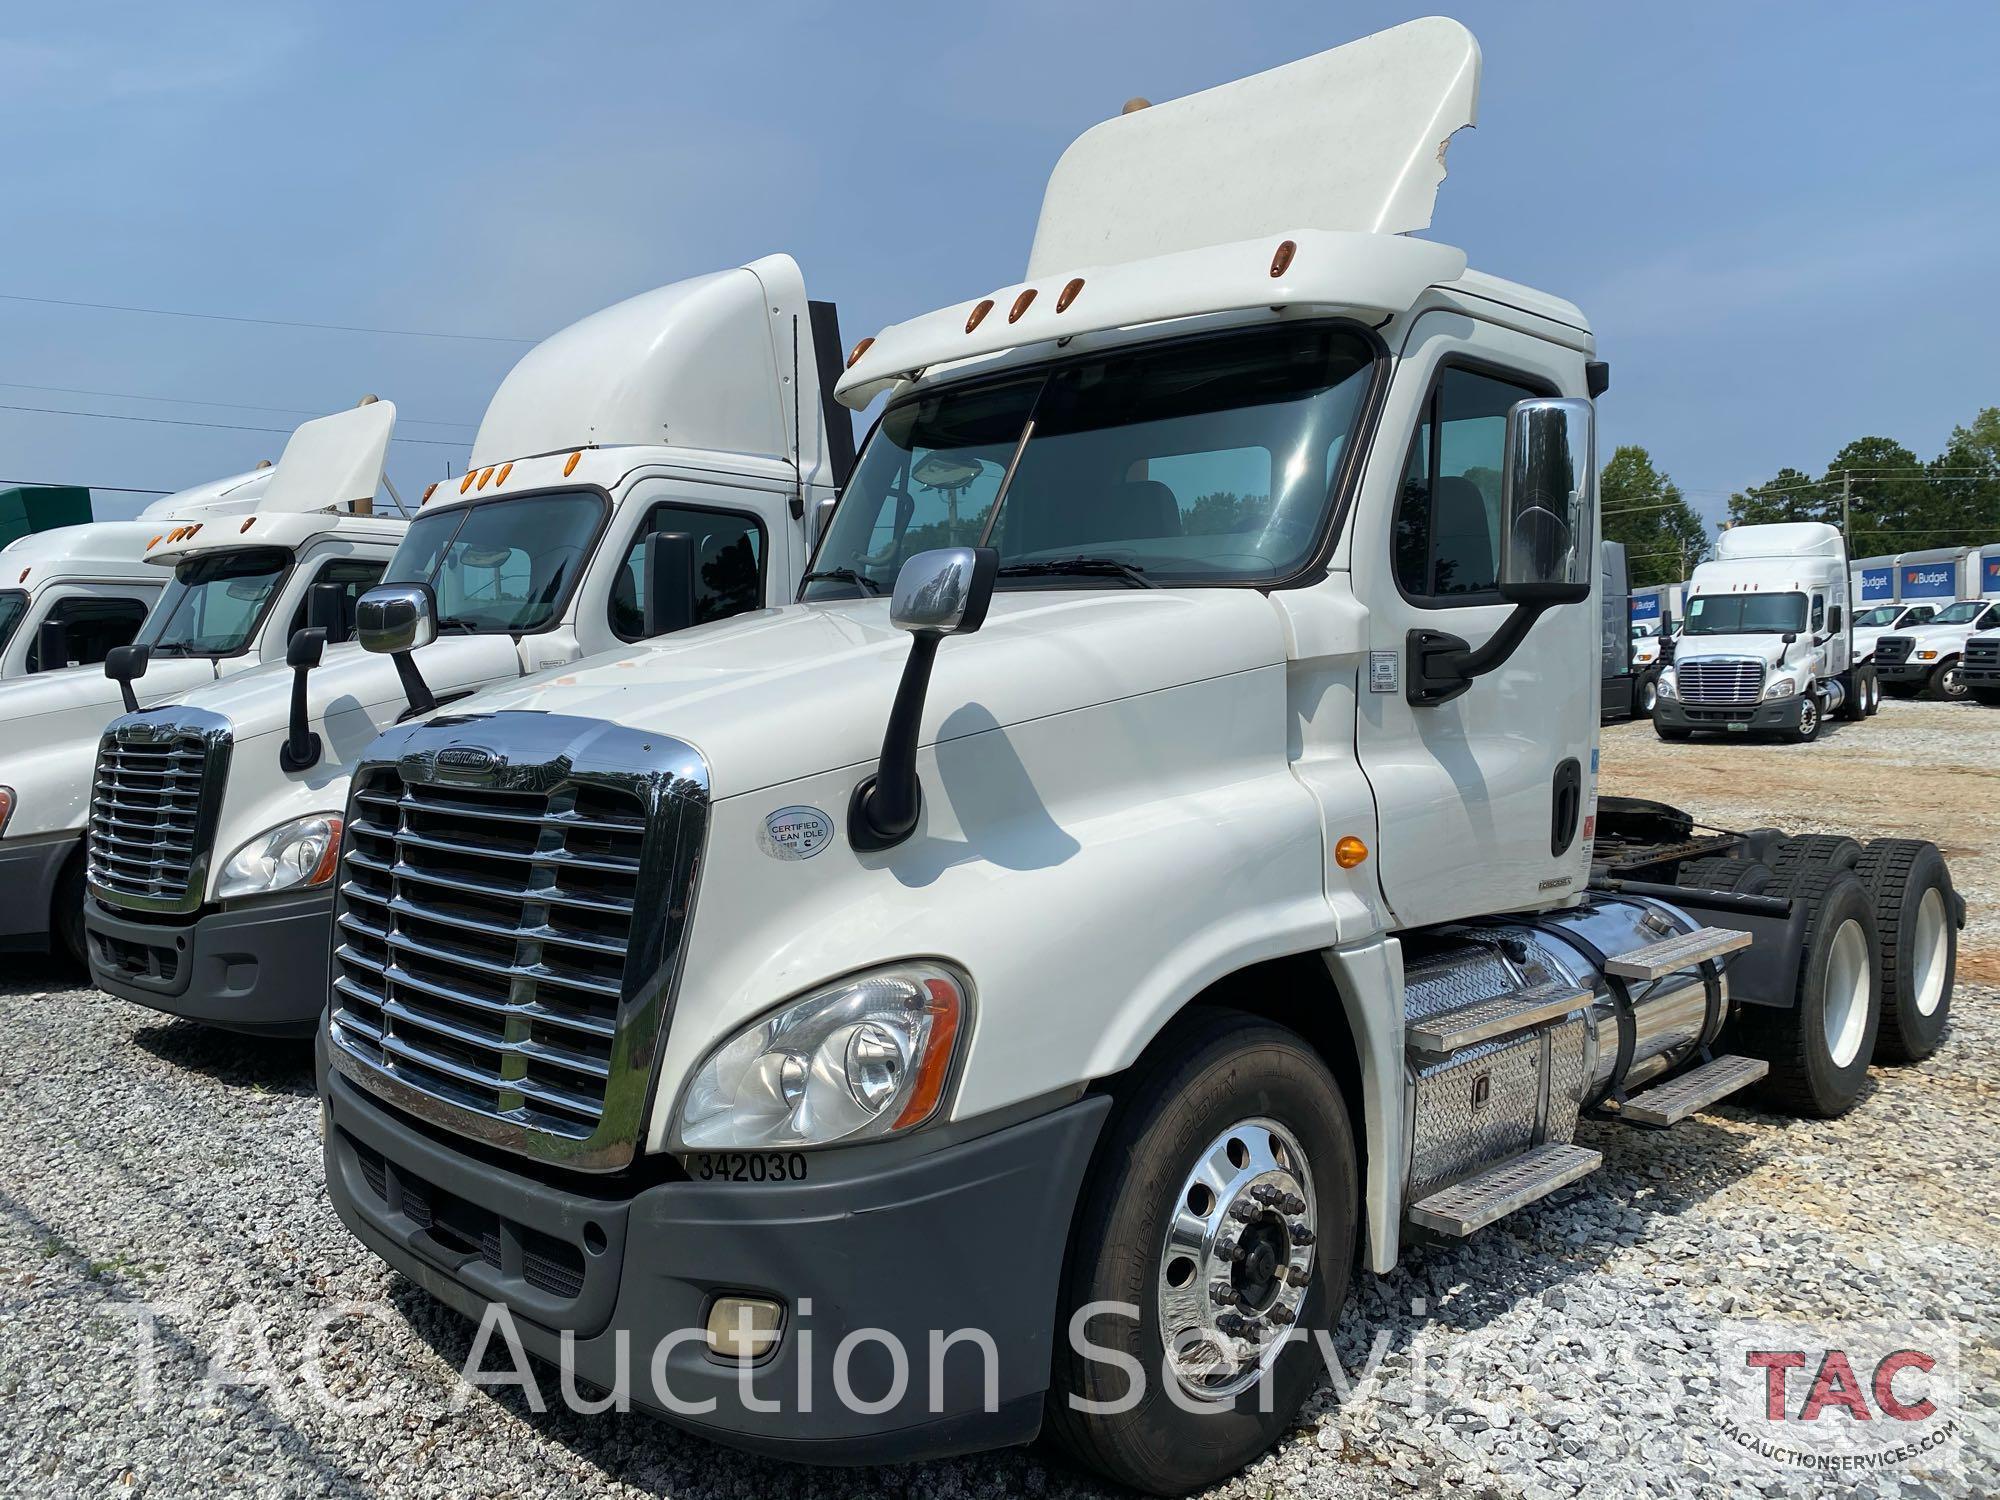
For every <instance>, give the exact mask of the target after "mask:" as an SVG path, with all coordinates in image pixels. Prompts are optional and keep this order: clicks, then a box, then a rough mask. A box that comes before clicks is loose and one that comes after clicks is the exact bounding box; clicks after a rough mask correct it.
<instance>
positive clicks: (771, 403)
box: [471, 255, 833, 484]
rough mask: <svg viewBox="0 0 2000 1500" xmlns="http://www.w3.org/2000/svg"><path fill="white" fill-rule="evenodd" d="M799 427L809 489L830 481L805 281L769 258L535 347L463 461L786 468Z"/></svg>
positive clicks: (604, 315)
mask: <svg viewBox="0 0 2000 1500" xmlns="http://www.w3.org/2000/svg"><path fill="white" fill-rule="evenodd" d="M795 331H796V333H795ZM795 336H796V339H797V345H796V348H797V351H798V357H797V369H796V375H797V383H796V384H794V383H793V377H794V361H793V349H794V343H793V340H794V337H795ZM795 417H797V418H799V419H801V425H802V426H803V431H802V432H801V433H799V434H798V449H799V459H800V463H801V467H802V468H803V469H804V470H805V476H804V477H805V479H806V482H807V483H809V484H831V483H832V482H833V476H832V473H831V471H830V469H827V470H826V472H825V473H823V474H822V473H821V470H822V469H823V468H824V467H825V465H826V451H827V445H826V441H825V423H824V420H823V418H822V414H821V407H820V401H819V382H818V373H817V364H816V362H815V360H814V358H813V344H812V321H811V313H810V311H809V308H808V305H807V301H806V288H805V277H804V275H803V274H802V273H801V272H800V270H799V267H798V263H797V262H796V261H794V260H793V259H792V258H791V257H790V256H789V255H767V256H765V257H763V258H762V259H761V260H755V261H752V262H750V264H748V265H746V266H740V267H737V268H735V269H732V270H727V271H716V272H712V273H710V274H709V275H706V276H696V277H691V278H689V279H688V280H686V281H677V282H674V283H673V284H672V285H670V286H663V287H660V288H657V289H656V290H654V291H650V292H644V293H641V294H640V295H639V296H637V297H631V298H628V299H627V300H625V301H623V302H619V303H615V304H614V305H612V306H610V307H607V308H605V309H603V310H602V311H600V312H595V313H592V314H591V315H590V316H589V317H587V318H584V319H582V320H581V321H579V322H576V323H572V324H571V325H570V326H569V327H567V328H564V329H562V330H560V331H559V332H557V333H554V334H551V335H550V336H549V337H548V338H546V339H544V340H542V342H541V343H539V344H537V345H536V346H535V347H534V348H533V349H531V350H529V351H528V353H527V354H525V355H523V356H522V358H521V360H520V362H519V363H518V364H516V365H515V366H514V368H513V369H512V370H511V371H510V372H509V373H508V375H507V378H506V379H505V380H503V381H502V382H501V383H500V389H499V390H498V391H496V392H495V393H494V395H493V400H492V401H491V402H490V403H489V404H488V405H487V408H486V415H485V418H484V419H483V420H482V421H481V422H480V424H479V435H478V436H477V437H476V438H475V439H474V440H473V444H472V459H471V463H472V467H474V468H476V469H483V468H484V467H486V466H488V465H492V464H499V463H505V462H508V461H510V460H518V459H524V458H530V457H534V456H537V455H540V454H546V453H555V452H560V451H567V450H573V449H577V448H593V447H595V448H605V447H613V446H637V447H653V448H661V447H670V448H682V449H707V450H712V451H716V452H724V453H743V454H749V455H754V456H760V457H768V458H776V459H782V460H785V461H787V462H789V461H790V460H791V458H792V455H793V446H794V430H793V429H794V419H795Z"/></svg>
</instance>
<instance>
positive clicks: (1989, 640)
mask: <svg viewBox="0 0 2000 1500" xmlns="http://www.w3.org/2000/svg"><path fill="white" fill-rule="evenodd" d="M1962 665H1963V666H1965V667H1967V668H1976V669H1978V670H1979V671H1982V672H2000V635H1987V636H1974V637H1973V638H1972V639H1971V640H1969V641H1967V642H1966V643H1965V660H1964V662H1963V663H1962Z"/></svg>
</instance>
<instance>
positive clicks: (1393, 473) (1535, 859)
mask: <svg viewBox="0 0 2000 1500" xmlns="http://www.w3.org/2000/svg"><path fill="white" fill-rule="evenodd" d="M1583 386H1584V371H1583V355H1582V354H1581V353H1579V352H1576V351H1574V350H1569V349H1565V348H1563V347H1561V346H1559V345H1556V344H1552V343H1550V342H1548V341H1546V340H1543V339H1538V338H1534V337H1532V336H1529V335H1526V334H1521V333H1516V332H1513V331H1510V330H1505V329H1499V328H1495V327H1493V326H1491V325H1488V324H1484V323H1479V322H1476V321H1474V320H1473V319H1470V318H1467V317H1465V316H1463V315H1461V314H1458V313H1455V312H1448V311H1433V312H1427V313H1424V314H1423V315H1421V316H1420V317H1419V318H1418V319H1417V320H1416V321H1415V323H1414V324H1413V325H1412V326H1411V329H1410V333H1409V336H1408V338H1407V340H1406V342H1405V345H1404V349H1403V355H1402V359H1401V360H1400V362H1399V367H1398V370H1397V375H1396V384H1395V386H1394V388H1393V389H1392V390H1391V392H1390V396H1389V399H1388V401H1387V402H1386V404H1385V406H1384V410H1383V414H1382V426H1381V427H1380V429H1379V430H1378V432H1377V434H1376V437H1375V440H1374V443H1373V445H1372V447H1371V451H1370V456H1369V463H1368V469H1367V472H1366V474H1365V476H1364V478H1363V481H1362V490H1361V495H1360V500H1359V503H1358V504H1357V505H1356V506H1355V511H1354V514H1355V524H1354V529H1353V534H1352V538H1351V544H1350V545H1351V552H1350V567H1351V578H1352V587H1353V590H1354V593H1355V596H1356V597H1357V598H1358V599H1359V600H1360V601H1361V602H1362V603H1363V604H1365V605H1366V606H1367V609H1368V612H1369V625H1368V637H1369V659H1368V664H1367V668H1366V670H1365V672H1364V673H1363V676H1364V679H1365V680H1364V682H1363V683H1362V684H1361V686H1362V689H1363V690H1362V691H1361V692H1360V693H1359V694H1358V695H1357V698H1358V704H1359V708H1358V715H1357V718H1358V726H1357V732H1356V750H1357V753H1358V755H1359V758H1360V761H1361V766H1362V769H1363V771H1364V772H1365V773H1366V775H1367V777H1368V780H1369V783H1370V785H1371V787H1372V789H1373V792H1374V796H1375V801H1376V806H1377V808H1378V810H1379V819H1380V838H1381V848H1380V849H1379V850H1378V852H1377V858H1376V860H1375V862H1374V863H1375V866H1376V873H1377V878H1378V879H1379V880H1380V881H1381V885H1382V893H1383V896H1384V898H1385V899H1386V900H1387V902H1388V904H1389V906H1390V909H1391V910H1392V911H1393V912H1394V913H1395V916H1396V919H1397V921H1398V922H1399V924H1401V925H1404V926H1415V925H1419V924H1423V923H1430V922H1439V921H1446V920H1450V919H1452V918H1456V917H1462V916H1468V915H1471V914H1473V913H1476V912H1482V911H1485V912H1490V911H1501V910H1505V909H1508V908H1512V907H1522V906H1533V905H1542V906H1546V905H1550V904H1553V903H1556V902H1560V901H1561V900H1562V899H1563V897H1564V896H1565V895H1566V894H1571V893H1574V892H1576V891H1579V890H1581V889H1582V887H1583V885H1584V884H1585V881H1586V880H1587V878H1588V875H1589V863H1590V861H1589V853H1588V844H1589V826H1588V821H1587V820H1588V819H1589V818H1590V815H1591V811H1592V809H1593V808H1594V807H1595V805H1596V774H1595V772H1596V767H1595V765H1594V763H1593V753H1594V750H1595V747H1596V733H1597V722H1598V700H1599V693H1600V681H1599V672H1598V657H1599V650H1598V632H1599V621H1598V610H1599V601H1598V599H1597V598H1595V597H1593V598H1591V599H1589V600H1587V601H1585V602H1583V603H1580V604H1573V605H1563V606H1560V607H1557V608H1554V609H1551V610H1549V611H1548V612H1547V613H1546V614H1544V615H1543V616H1542V617H1541V618H1540V619H1539V620H1538V621H1537V622H1536V623H1535V625H1534V627H1533V629H1532V630H1531V631H1530V632H1529V633H1528V636H1527V638H1526V640H1525V641H1524V642H1523V643H1522V645H1521V647H1520V648H1519V649H1518V650H1517V651H1516V652H1515V653H1514V655H1513V656H1512V657H1511V658H1510V659H1509V660H1508V661H1507V662H1506V663H1505V664H1504V665H1503V666H1501V667H1500V668H1498V669H1497V670H1495V671H1493V672H1491V673H1489V674H1487V675H1485V676H1482V677H1480V678H1477V679H1475V680H1474V681H1473V683H1472V684H1471V686H1470V688H1469V689H1468V690H1467V691H1466V692H1464V693H1462V694H1461V695H1459V696H1458V697H1456V698H1454V699H1452V700H1451V701H1450V702H1447V703H1443V704H1437V705H1434V706H1416V705H1413V704H1411V703H1410V702H1409V700H1408V698H1407V697H1406V689H1407V688H1408V685H1409V680H1410V675H1411V661H1410V654H1409V649H1408V638H1409V635H1410V632H1411V631H1413V630H1420V629H1421V630H1433V631H1444V632H1448V633H1449V634H1451V635H1454V636H1458V637H1461V638H1462V639H1464V641H1465V642H1466V643H1467V645H1468V646H1470V647H1472V648H1474V649H1477V648H1478V647H1479V646H1481V645H1483V644H1485V643H1486V641H1487V640H1488V639H1489V638H1490V637H1491V636H1492V635H1493V634H1494V632H1496V631H1497V630H1498V629H1499V628H1500V626H1501V624H1502V623H1503V622H1504V621H1505V620H1507V618H1508V617H1509V616H1510V615H1511V614H1512V612H1513V606H1512V605H1509V604H1507V603H1504V602H1503V601H1502V600H1501V599H1500V597H1499V594H1498V593H1497V591H1496V587H1495V584H1496V579H1497V576H1498V564H1499V556H1500V546H1499V543H1500V483H1501V472H1502V467H1503V465H1504V463H1505V458H1504V442H1505V434H1506V419H1507V412H1508V409H1509V408H1510V407H1512V406H1513V405H1514V403H1515V402H1517V401H1522V400H1526V399H1528V398H1530V397H1534V396H1548V395H1562V394H1572V395H1574V394H1581V392H1582V390H1583ZM1592 483H1593V486H1594V484H1595V476H1594V475H1593V477H1592ZM1593 498H1594V497H1593ZM1593 575H1595V570H1593Z"/></svg>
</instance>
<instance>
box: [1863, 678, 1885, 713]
mask: <svg viewBox="0 0 2000 1500" xmlns="http://www.w3.org/2000/svg"><path fill="white" fill-rule="evenodd" d="M1863 691H1865V692H1866V693H1867V695H1868V707H1867V710H1866V711H1867V714H1868V717H1869V718H1871V719H1872V718H1874V717H1875V715H1876V714H1877V713H1878V712H1879V711H1880V710H1881V707H1882V683H1881V680H1880V679H1879V678H1876V677H1870V678H1869V679H1868V682H1867V685H1866V687H1865V688H1864V689H1863Z"/></svg>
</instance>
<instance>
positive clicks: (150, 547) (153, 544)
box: [146, 521, 250, 552]
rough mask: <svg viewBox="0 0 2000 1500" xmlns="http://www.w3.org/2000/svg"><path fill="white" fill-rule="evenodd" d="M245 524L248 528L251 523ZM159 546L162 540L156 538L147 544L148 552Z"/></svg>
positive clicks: (246, 522)
mask: <svg viewBox="0 0 2000 1500" xmlns="http://www.w3.org/2000/svg"><path fill="white" fill-rule="evenodd" d="M243 524H244V526H245V527H248V526H249V524H250V523H249V522H248V521H245V522H244V523H243ZM159 545H160V539H159V538H158V537H154V538H153V539H152V540H151V541H150V542H148V543H146V550H147V551H148V552H151V551H152V550H153V549H154V548H155V547H157V546H159Z"/></svg>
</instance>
